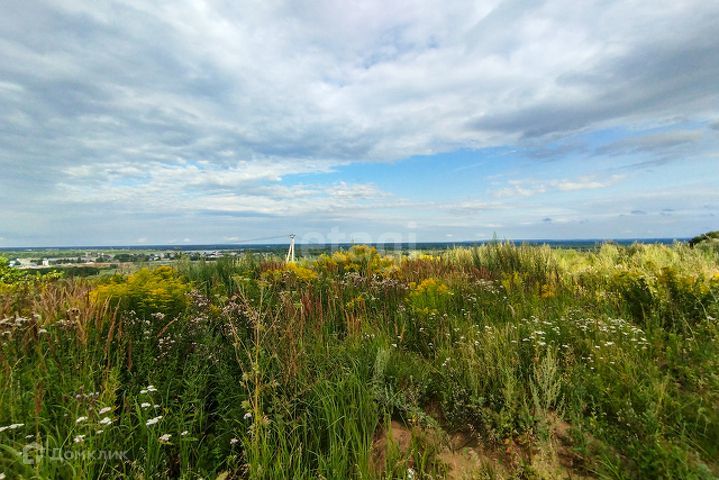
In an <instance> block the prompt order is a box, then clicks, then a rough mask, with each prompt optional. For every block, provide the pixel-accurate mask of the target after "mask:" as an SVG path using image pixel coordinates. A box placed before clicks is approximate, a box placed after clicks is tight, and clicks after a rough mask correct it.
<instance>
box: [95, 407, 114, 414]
mask: <svg viewBox="0 0 719 480" xmlns="http://www.w3.org/2000/svg"><path fill="white" fill-rule="evenodd" d="M111 410H112V407H105V408H101V409H100V411H99V412H97V413H98V415H105V414H106V413H107V412H109V411H111Z"/></svg>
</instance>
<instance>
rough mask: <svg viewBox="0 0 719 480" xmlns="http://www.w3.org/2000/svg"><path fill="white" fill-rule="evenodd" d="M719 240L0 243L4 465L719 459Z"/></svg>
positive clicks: (193, 467) (260, 470)
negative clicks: (73, 263)
mask: <svg viewBox="0 0 719 480" xmlns="http://www.w3.org/2000/svg"><path fill="white" fill-rule="evenodd" d="M718 318H719V249H717V248H716V246H702V245H696V246H694V247H690V246H689V245H686V244H681V243H677V244H674V245H670V246H665V245H643V244H635V245H632V246H618V245H614V244H604V245H602V246H601V247H600V248H598V249H595V250H591V251H577V250H572V249H552V248H549V247H546V246H545V247H542V246H526V245H513V244H509V243H502V242H496V243H490V244H486V245H482V246H479V247H475V248H459V249H448V250H446V251H442V252H435V253H433V254H426V253H419V252H415V253H412V254H409V255H399V254H396V255H392V254H389V255H383V254H380V253H378V252H377V251H376V250H375V249H373V248H371V247H365V246H355V247H352V248H351V249H348V250H345V251H337V252H334V253H332V254H328V255H320V256H316V257H313V258H304V259H301V260H299V261H298V262H297V263H291V264H286V263H284V262H283V261H282V259H281V258H280V257H277V258H268V257H259V256H256V255H253V254H245V255H241V256H237V257H227V258H222V259H220V260H217V261H212V262H190V261H179V262H177V263H175V264H173V265H171V266H160V267H153V268H141V269H138V270H136V271H134V272H132V273H124V274H115V275H104V276H99V277H94V278H66V277H63V276H62V275H56V274H49V275H40V276H37V275H31V274H26V273H22V272H19V271H17V270H13V269H10V268H8V267H7V265H6V263H2V262H0V479H3V480H4V479H14V478H28V479H30V478H43V479H44V478H48V479H55V478H63V479H64V478H68V479H95V478H128V479H135V478H143V479H155V478H159V479H162V478H182V479H198V478H206V479H234V478H243V479H244V478H248V479H316V478H321V479H408V480H416V479H440V478H450V479H510V478H512V479H513V478H516V479H553V478H576V479H583V478H613V479H623V478H637V479H659V478H666V479H670V478H671V479H674V478H687V479H689V478H692V479H693V478H696V479H709V478H717V476H718V475H719V320H717V319H718Z"/></svg>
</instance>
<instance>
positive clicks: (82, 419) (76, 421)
mask: <svg viewBox="0 0 719 480" xmlns="http://www.w3.org/2000/svg"><path fill="white" fill-rule="evenodd" d="M85 420H87V417H78V418H77V420H75V423H82V422H84V421H85Z"/></svg>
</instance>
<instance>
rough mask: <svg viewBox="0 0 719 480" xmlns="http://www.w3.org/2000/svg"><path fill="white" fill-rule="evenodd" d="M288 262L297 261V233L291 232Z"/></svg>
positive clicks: (286, 260)
mask: <svg viewBox="0 0 719 480" xmlns="http://www.w3.org/2000/svg"><path fill="white" fill-rule="evenodd" d="M285 262H287V263H295V234H294V233H290V249H289V250H288V251H287V258H286V259H285Z"/></svg>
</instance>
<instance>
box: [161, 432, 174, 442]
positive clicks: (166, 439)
mask: <svg viewBox="0 0 719 480" xmlns="http://www.w3.org/2000/svg"><path fill="white" fill-rule="evenodd" d="M171 436H172V434H169V433H165V434H164V435H160V438H158V440H160V442H161V443H167V442H169V441H170V437H171Z"/></svg>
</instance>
